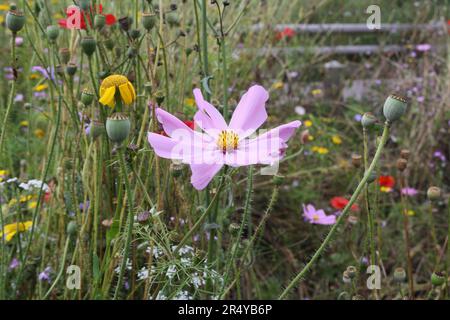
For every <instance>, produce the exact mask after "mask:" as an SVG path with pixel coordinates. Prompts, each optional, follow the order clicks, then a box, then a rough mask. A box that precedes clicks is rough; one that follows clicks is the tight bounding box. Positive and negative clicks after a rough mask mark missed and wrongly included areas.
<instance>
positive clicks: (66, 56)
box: [59, 48, 70, 64]
mask: <svg viewBox="0 0 450 320" xmlns="http://www.w3.org/2000/svg"><path fill="white" fill-rule="evenodd" d="M59 58H60V59H61V62H62V63H64V64H67V63H68V62H69V61H70V50H69V49H68V48H61V49H59Z"/></svg>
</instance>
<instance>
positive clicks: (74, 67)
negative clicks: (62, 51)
mask: <svg viewBox="0 0 450 320" xmlns="http://www.w3.org/2000/svg"><path fill="white" fill-rule="evenodd" d="M66 72H67V74H68V75H69V76H73V75H74V74H75V73H76V72H77V65H76V64H75V63H68V64H67V66H66Z"/></svg>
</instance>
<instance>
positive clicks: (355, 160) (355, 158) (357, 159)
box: [352, 153, 362, 168]
mask: <svg viewBox="0 0 450 320" xmlns="http://www.w3.org/2000/svg"><path fill="white" fill-rule="evenodd" d="M361 163H362V157H361V155H360V154H356V153H354V154H352V165H353V166H354V167H355V168H359V167H361Z"/></svg>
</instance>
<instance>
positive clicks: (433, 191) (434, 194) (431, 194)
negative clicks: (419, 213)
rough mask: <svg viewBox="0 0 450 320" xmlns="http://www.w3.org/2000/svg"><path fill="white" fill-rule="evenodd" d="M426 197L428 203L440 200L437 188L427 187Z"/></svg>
mask: <svg viewBox="0 0 450 320" xmlns="http://www.w3.org/2000/svg"><path fill="white" fill-rule="evenodd" d="M427 197H428V200H430V201H436V200H439V199H440V198H441V189H440V188H438V187H434V186H433V187H429V188H428V190H427Z"/></svg>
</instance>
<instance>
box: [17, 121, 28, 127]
mask: <svg viewBox="0 0 450 320" xmlns="http://www.w3.org/2000/svg"><path fill="white" fill-rule="evenodd" d="M19 125H20V126H21V127H28V126H29V125H30V123H29V122H28V121H27V120H23V121H20V123H19Z"/></svg>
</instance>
